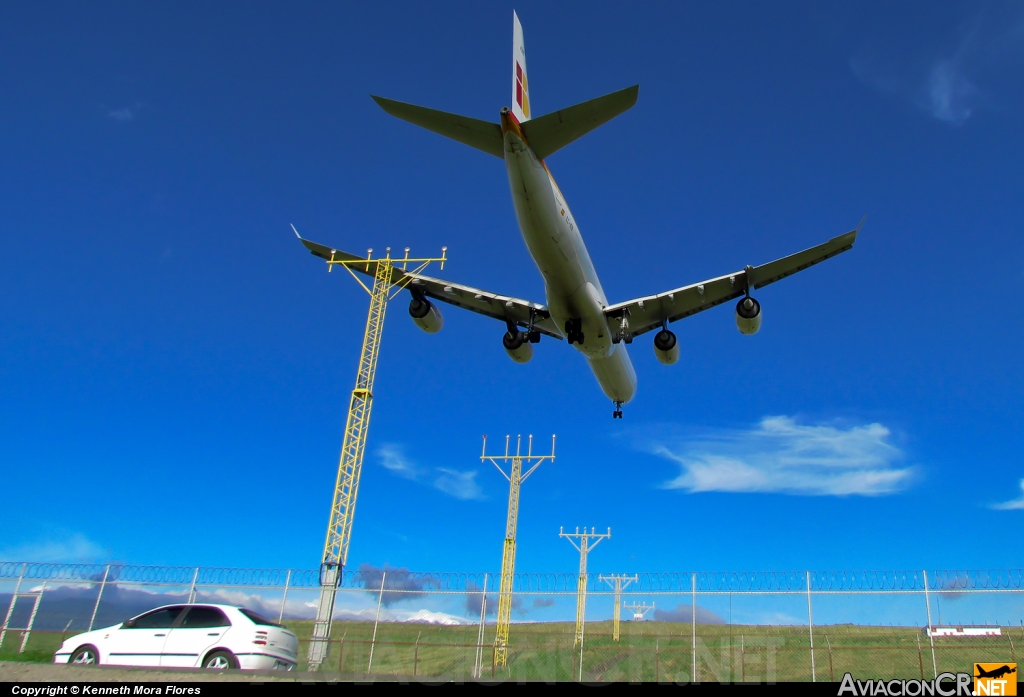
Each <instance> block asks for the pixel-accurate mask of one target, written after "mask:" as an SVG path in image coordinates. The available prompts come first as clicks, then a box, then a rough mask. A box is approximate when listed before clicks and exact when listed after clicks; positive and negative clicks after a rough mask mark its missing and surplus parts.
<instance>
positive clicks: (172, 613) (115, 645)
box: [104, 605, 184, 666]
mask: <svg viewBox="0 0 1024 697" xmlns="http://www.w3.org/2000/svg"><path fill="white" fill-rule="evenodd" d="M182 610H184V606H183V605H177V606H171V607H162V608H159V609H157V610H153V611H152V612H147V613H146V614H144V615H139V616H138V617H136V618H134V619H131V620H128V621H127V622H125V623H124V624H122V625H121V626H120V627H119V628H118V629H115V630H114V631H113V632H111V633H110V639H109V640H108V641H107V642H104V643H106V644H107V647H106V652H107V657H106V663H109V664H112V665H123V666H159V665H160V654H161V653H163V649H164V642H166V641H167V635H168V634H169V633H170V631H171V627H172V626H174V622H175V620H177V619H178V615H180V614H181V611H182Z"/></svg>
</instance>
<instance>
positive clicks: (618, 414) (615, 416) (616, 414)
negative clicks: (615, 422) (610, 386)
mask: <svg viewBox="0 0 1024 697" xmlns="http://www.w3.org/2000/svg"><path fill="white" fill-rule="evenodd" d="M612 418H613V419H621V418H622V402H616V403H615V411H613V412H612Z"/></svg>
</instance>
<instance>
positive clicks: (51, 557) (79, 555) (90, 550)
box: [0, 533, 110, 562]
mask: <svg viewBox="0 0 1024 697" xmlns="http://www.w3.org/2000/svg"><path fill="white" fill-rule="evenodd" d="M109 557H110V553H109V551H107V550H106V549H104V548H103V547H101V546H100V545H98V544H96V543H95V542H93V541H92V540H90V539H88V538H87V537H86V536H85V535H82V534H81V533H69V534H67V535H66V536H64V535H62V536H61V537H60V539H51V540H41V541H37V542H30V543H27V544H23V545H18V546H16V547H5V548H3V549H0V559H3V560H5V561H36V562H95V561H102V560H106V559H108V558H109Z"/></svg>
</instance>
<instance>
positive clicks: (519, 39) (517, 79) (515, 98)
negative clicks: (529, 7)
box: [512, 10, 530, 124]
mask: <svg viewBox="0 0 1024 697" xmlns="http://www.w3.org/2000/svg"><path fill="white" fill-rule="evenodd" d="M512 114H513V115H514V116H515V117H516V120H518V121H519V123H520V124H522V123H525V122H526V121H529V120H530V84H529V82H528V81H527V80H526V44H525V42H524V41H523V25H522V24H520V23H519V15H517V14H516V13H515V10H513V11H512Z"/></svg>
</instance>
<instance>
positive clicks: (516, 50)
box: [371, 12, 640, 160]
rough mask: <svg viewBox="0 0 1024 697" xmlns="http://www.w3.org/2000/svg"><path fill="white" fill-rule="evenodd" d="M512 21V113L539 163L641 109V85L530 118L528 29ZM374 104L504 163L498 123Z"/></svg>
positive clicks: (385, 102)
mask: <svg viewBox="0 0 1024 697" xmlns="http://www.w3.org/2000/svg"><path fill="white" fill-rule="evenodd" d="M512 20H513V29H512V108H511V111H512V114H513V116H515V118H516V120H517V121H518V122H519V125H520V128H521V129H522V132H523V135H524V136H525V137H526V141H527V144H528V145H529V146H530V148H531V149H532V150H533V152H534V154H535V155H536V156H537V159H540V160H543V159H544V158H546V157H547V156H548V155H551V154H552V153H554V152H556V151H558V150H561V149H562V148H564V147H565V146H566V145H568V144H569V143H571V142H573V141H574V140H576V139H577V138H580V137H581V136H584V135H586V134H587V133H590V132H591V131H592V130H594V129H595V128H597V127H598V126H600V125H601V124H604V123H607V122H608V121H611V120H612V119H613V118H615V117H616V116H618V115H619V114H621V113H622V112H624V111H626V110H627V109H629V108H630V107H632V106H633V105H634V104H636V99H637V96H638V95H639V94H640V86H639V85H633V86H632V87H627V88H626V89H624V90H619V91H618V92H612V93H611V94H606V95H605V96H603V97H598V98H597V99H591V100H590V101H587V102H583V103H581V104H577V105H576V106H571V107H566V108H565V109H561V110H559V111H554V112H551V113H550V114H545V115H544V116H540V117H538V118H535V119H531V118H530V114H531V108H530V85H529V82H528V81H527V79H526V45H525V44H524V42H523V27H522V25H521V24H520V23H519V17H518V16H517V15H516V13H515V12H513V13H512ZM371 96H373V95H371ZM373 100H374V101H375V102H377V104H378V105H380V108H381V109H383V110H384V111H386V112H388V113H389V114H391V115H392V116H395V117H397V118H400V119H402V120H403V121H408V122H409V123H412V124H415V125H417V126H421V127H423V128H426V129H427V130H428V131H433V132H434V133H439V134H441V135H443V136H447V137H448V138H451V139H453V140H457V141H459V142H460V143H465V144H466V145H469V146H471V147H474V148H476V149H478V150H483V151H484V152H485V153H488V154H489V155H494V156H495V157H500V158H502V159H504V158H505V144H504V139H503V134H502V131H501V126H500V125H499V124H496V123H489V122H487V121H481V120H479V119H473V118H470V117H468V116H459V115H458V114H449V113H447V112H444V111H437V110H436V109H428V108H426V107H422V106H416V105H414V104H406V103H405V102H396V101H394V100H392V99H385V98H383V97H376V96H374V97H373Z"/></svg>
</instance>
